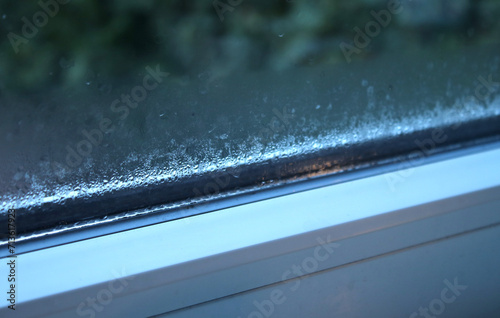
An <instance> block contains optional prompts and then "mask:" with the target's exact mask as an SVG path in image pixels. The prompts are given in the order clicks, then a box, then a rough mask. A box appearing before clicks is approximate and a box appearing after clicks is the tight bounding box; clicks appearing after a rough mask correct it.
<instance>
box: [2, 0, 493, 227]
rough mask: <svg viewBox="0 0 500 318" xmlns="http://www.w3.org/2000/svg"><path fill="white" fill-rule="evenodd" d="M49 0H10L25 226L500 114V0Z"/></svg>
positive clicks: (7, 168)
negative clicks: (17, 0) (13, 0)
mask: <svg viewBox="0 0 500 318" xmlns="http://www.w3.org/2000/svg"><path fill="white" fill-rule="evenodd" d="M44 3H46V4H47V6H41V5H39V4H37V3H35V2H34V3H33V4H29V5H28V4H22V5H21V4H18V5H14V4H2V5H0V19H1V20H0V31H1V33H2V34H3V36H4V37H5V38H4V41H3V42H2V45H1V46H0V54H1V55H0V67H1V76H0V112H1V116H0V161H1V163H2V166H1V169H0V172H1V178H0V209H1V213H2V215H1V217H0V220H1V223H4V222H6V211H7V209H11V208H15V209H17V210H18V233H19V235H21V236H23V235H24V236H29V235H32V234H33V233H38V234H40V233H44V232H46V231H47V230H49V229H54V228H56V229H64V228H68V227H69V228H71V227H74V226H75V223H76V224H77V226H78V224H85V222H90V221H92V220H97V221H98V222H99V221H102V222H104V221H105V220H109V219H113V218H114V217H120V218H121V217H131V216H136V215H137V214H141V213H149V212H151V211H152V210H148V209H152V208H153V207H155V206H157V205H160V204H167V205H168V204H170V205H172V206H175V205H179V204H181V203H182V204H187V205H188V206H189V205H192V204H196V203H197V202H199V201H200V200H204V199H206V198H207V197H208V198H210V197H214V196H217V195H218V196H221V195H224V194H225V193H229V192H231V191H233V192H234V191H236V192H237V191H245V190H248V189H258V188H259V187H260V188H266V187H270V186H273V185H279V184H282V183H287V182H292V181H293V180H301V179H304V178H310V177H314V176H320V175H325V174H334V173H342V172H345V171H350V170H353V169H360V168H366V167H369V166H374V165H378V164H381V163H385V162H388V161H391V160H392V159H391V158H395V157H396V156H401V155H408V154H410V153H411V152H412V151H417V154H416V155H417V156H418V155H419V153H420V156H428V155H429V154H431V153H433V152H434V151H438V150H439V149H441V148H446V147H455V148H456V147H460V145H462V144H465V143H467V142H471V141H473V140H479V139H481V138H490V139H491V138H495V136H498V134H499V132H500V131H499V130H500V126H499V125H498V124H499V115H500V94H499V92H500V83H499V82H500V72H499V66H500V50H499V48H500V43H499V39H500V37H499V35H500V26H499V22H498V19H497V18H496V17H498V14H499V13H500V2H498V1H486V0H483V1H477V2H473V1H465V0H461V1H441V2H439V3H440V5H437V4H436V3H438V2H434V1H420V2H418V3H420V4H417V2H415V1H414V2H412V1H401V2H399V1H388V2H386V1H377V0H372V1H369V0H363V1H361V0H359V1H349V2H348V1H338V2H335V3H331V2H329V1H316V2H306V1H278V2H276V3H273V4H270V3H268V2H264V1H255V2H252V3H251V2H250V1H248V2H246V1H228V2H224V1H214V2H205V1H193V2H190V4H186V3H184V2H181V1H172V2H168V4H167V3H164V2H160V1H120V2H118V1H116V2H114V1H107V2H83V1H69V2H67V3H66V2H65V1H59V2H56V1H46V2H44ZM48 4H50V6H49V5H48ZM56 9H57V10H56ZM39 12H42V13H43V14H41V13H39ZM45 17H46V21H45V20H44V19H45ZM26 21H27V22H26ZM44 21H45V23H44ZM429 140H430V141H429ZM418 151H419V153H418ZM414 155H415V153H414ZM202 198H203V199H202ZM186 202H187V203H186ZM138 209H145V210H141V211H142V212H140V213H138V212H137V210H138ZM148 211H149V212H148Z"/></svg>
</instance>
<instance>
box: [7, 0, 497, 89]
mask: <svg viewBox="0 0 500 318" xmlns="http://www.w3.org/2000/svg"><path fill="white" fill-rule="evenodd" d="M60 1H61V2H64V1H62V0H60ZM217 1H219V0H217ZM427 1H429V2H428V3H430V1H433V2H434V4H435V3H439V5H438V6H436V5H430V6H429V5H427V6H420V7H419V6H418V5H415V3H416V2H414V3H411V2H410V1H409V0H402V5H403V6H405V12H404V14H401V15H400V16H398V17H393V18H394V19H393V21H392V22H391V23H392V24H391V25H390V26H388V27H387V28H386V29H384V30H383V32H381V35H380V36H378V37H377V40H376V41H373V43H370V46H369V47H368V48H366V50H363V52H362V54H359V56H358V55H357V56H356V58H360V59H363V58H367V57H369V56H371V55H373V54H377V53H379V52H382V51H384V50H386V49H399V50H403V51H404V50H408V51H411V50H414V49H415V48H417V47H420V46H430V47H432V46H435V45H436V43H438V44H439V46H440V47H445V48H446V47H449V48H452V49H455V48H459V47H460V46H462V45H469V44H471V43H480V42H488V41H490V42H491V41H496V40H498V39H499V38H500V32H499V29H500V27H499V19H498V17H499V16H500V10H499V7H500V5H499V4H500V3H499V1H498V0H477V1H472V0H471V1H469V0H440V1H434V0H427ZM422 2H424V3H425V2H426V1H425V0H422ZM41 3H44V4H45V5H48V4H49V3H50V4H52V9H54V5H53V4H54V3H56V4H57V6H58V8H57V13H56V14H54V16H53V17H48V20H47V23H46V24H43V23H41V22H43V21H38V23H40V24H43V25H42V26H40V27H36V26H35V27H36V29H37V33H36V34H35V35H34V36H32V37H30V38H28V37H25V36H24V35H23V27H25V24H26V23H25V21H26V19H27V20H28V21H30V23H35V22H37V21H34V19H36V17H37V15H36V14H37V12H44V11H43V8H42V5H41ZM214 3H216V2H214V1H212V0H190V1H181V0H171V1H161V0H108V1H104V0H85V1H84V0H71V1H69V2H68V3H67V4H60V3H58V2H56V0H42V1H41V2H37V1H2V2H1V3H0V34H1V36H2V39H3V40H2V41H1V42H0V90H2V91H40V90H43V89H45V88H47V87H50V86H54V85H56V86H63V87H64V86H72V85H81V84H82V83H91V82H92V80H93V79H95V78H96V77H106V78H116V77H123V76H127V75H133V74H136V73H138V72H140V71H141V70H143V68H144V66H145V65H155V64H161V65H162V67H163V69H166V70H168V71H169V72H170V73H171V74H173V75H174V76H179V77H185V76H188V77H195V76H197V75H198V74H200V73H203V72H209V73H210V76H216V77H217V76H225V75H227V74H231V73H234V72H239V71H249V70H262V69H272V70H282V69H287V68H290V67H297V66H307V65H322V64H335V63H341V62H345V60H344V56H343V55H342V51H341V50H340V49H339V45H340V43H342V42H347V43H349V42H352V40H353V37H354V32H353V28H354V27H360V28H363V26H364V25H365V24H366V23H367V21H370V20H372V19H373V17H372V16H371V15H370V11H371V10H376V11H377V10H381V9H384V8H386V6H387V1H381V0H349V1H348V0H345V1H343V0H340V1H330V0H315V1H307V0H279V1H269V0H253V1H252V0H239V1H237V0H232V1H229V0H220V1H219V2H217V3H219V4H220V3H222V4H223V5H224V6H229V7H225V8H226V9H227V10H226V11H224V12H223V13H222V15H221V12H220V11H219V12H217V8H216V7H217V6H214ZM231 3H233V4H235V3H237V5H234V6H232V5H231ZM54 10H55V9H54ZM221 16H222V17H223V19H221V18H220V17H221ZM38 17H40V15H38ZM33 25H34V24H33ZM12 34H15V36H18V37H23V38H24V39H25V40H26V41H24V40H23V41H22V42H16V41H14V42H13V40H12V39H13V36H12ZM15 39H19V38H17V37H16V38H15ZM13 43H17V44H15V45H13ZM15 47H17V49H18V52H17V53H16V49H15Z"/></svg>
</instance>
